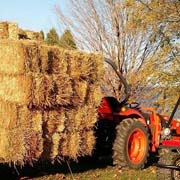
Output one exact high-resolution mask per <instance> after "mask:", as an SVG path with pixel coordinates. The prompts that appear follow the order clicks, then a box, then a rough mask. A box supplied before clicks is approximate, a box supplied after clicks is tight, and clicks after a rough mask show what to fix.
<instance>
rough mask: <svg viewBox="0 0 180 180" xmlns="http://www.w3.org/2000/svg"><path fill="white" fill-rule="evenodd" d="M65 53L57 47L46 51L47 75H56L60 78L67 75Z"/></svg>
mask: <svg viewBox="0 0 180 180" xmlns="http://www.w3.org/2000/svg"><path fill="white" fill-rule="evenodd" d="M65 52H66V51H65V50H64V49H61V48H58V47H52V46H51V47H49V50H48V68H49V69H48V73H49V74H57V75H60V76H62V77H64V76H66V75H67V71H68V62H67V59H66V53H65Z"/></svg>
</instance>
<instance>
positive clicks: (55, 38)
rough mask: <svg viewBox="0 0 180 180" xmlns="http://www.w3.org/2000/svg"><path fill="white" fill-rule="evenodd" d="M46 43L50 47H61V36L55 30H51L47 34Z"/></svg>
mask: <svg viewBox="0 0 180 180" xmlns="http://www.w3.org/2000/svg"><path fill="white" fill-rule="evenodd" d="M45 42H46V43H47V44H49V45H59V35H58V33H57V32H56V29H55V28H52V29H50V31H49V32H48V33H47V37H46V40H45Z"/></svg>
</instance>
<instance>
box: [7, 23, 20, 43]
mask: <svg viewBox="0 0 180 180" xmlns="http://www.w3.org/2000/svg"><path fill="white" fill-rule="evenodd" d="M8 32H9V39H13V40H17V39H18V24H17V23H10V22H9V23H8Z"/></svg>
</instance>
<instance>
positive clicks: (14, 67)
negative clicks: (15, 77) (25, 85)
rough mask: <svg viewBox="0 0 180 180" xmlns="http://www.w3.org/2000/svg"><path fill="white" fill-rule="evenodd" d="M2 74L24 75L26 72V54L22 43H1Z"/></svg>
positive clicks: (3, 41)
mask: <svg viewBox="0 0 180 180" xmlns="http://www.w3.org/2000/svg"><path fill="white" fill-rule="evenodd" d="M0 64H1V66H0V73H4V74H23V73H24V72H25V53H24V49H23V44H22V42H19V41H12V40H11V41H10V40H1V41H0Z"/></svg>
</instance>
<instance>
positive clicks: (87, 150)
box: [80, 129, 96, 156]
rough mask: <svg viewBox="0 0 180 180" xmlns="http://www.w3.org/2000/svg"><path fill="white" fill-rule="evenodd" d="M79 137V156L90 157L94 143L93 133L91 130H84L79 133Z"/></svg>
mask: <svg viewBox="0 0 180 180" xmlns="http://www.w3.org/2000/svg"><path fill="white" fill-rule="evenodd" d="M80 136H81V145H80V154H81V156H89V155H92V152H93V149H94V145H95V141H96V139H95V135H94V131H93V130H92V129H90V130H84V131H82V132H81V134H80Z"/></svg>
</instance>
